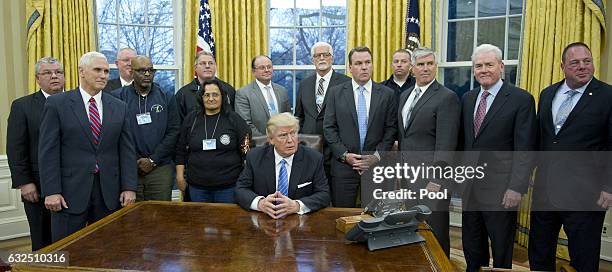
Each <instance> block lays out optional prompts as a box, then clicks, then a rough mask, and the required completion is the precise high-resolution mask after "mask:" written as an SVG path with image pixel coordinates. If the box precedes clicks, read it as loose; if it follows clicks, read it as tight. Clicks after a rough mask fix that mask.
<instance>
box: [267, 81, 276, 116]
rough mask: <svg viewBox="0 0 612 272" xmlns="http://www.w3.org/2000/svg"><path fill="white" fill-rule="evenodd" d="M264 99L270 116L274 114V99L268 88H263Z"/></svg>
mask: <svg viewBox="0 0 612 272" xmlns="http://www.w3.org/2000/svg"><path fill="white" fill-rule="evenodd" d="M264 89H266V97H267V98H268V108H269V109H270V116H272V115H274V114H276V105H275V104H274V97H273V94H272V90H271V88H270V86H265V87H264Z"/></svg>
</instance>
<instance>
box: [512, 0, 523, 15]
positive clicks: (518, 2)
mask: <svg viewBox="0 0 612 272" xmlns="http://www.w3.org/2000/svg"><path fill="white" fill-rule="evenodd" d="M522 13H523V0H510V14H522Z"/></svg>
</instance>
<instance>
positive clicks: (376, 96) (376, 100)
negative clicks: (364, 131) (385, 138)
mask: <svg viewBox="0 0 612 272" xmlns="http://www.w3.org/2000/svg"><path fill="white" fill-rule="evenodd" d="M380 92H381V90H380V88H379V87H378V86H376V85H375V83H374V81H372V94H371V97H370V110H369V112H368V129H370V125H372V120H373V119H374V115H375V114H376V110H377V109H378V108H380V105H379V104H380V101H381V97H380V96H381V95H382V94H381V93H380Z"/></svg>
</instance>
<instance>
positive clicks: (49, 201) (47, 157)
mask: <svg viewBox="0 0 612 272" xmlns="http://www.w3.org/2000/svg"><path fill="white" fill-rule="evenodd" d="M108 71H109V69H108V62H107V61H106V57H105V56H104V55H103V54H101V53H99V52H88V53H85V54H84V55H83V56H82V57H81V59H80V61H79V87H78V88H76V89H74V90H71V91H69V92H65V93H61V94H58V95H54V96H50V97H49V98H48V99H47V103H46V104H45V107H44V111H43V118H42V122H41V125H40V141H39V142H40V145H39V149H38V154H39V157H38V161H39V163H38V165H39V168H40V185H41V193H42V194H41V195H42V197H44V199H45V206H46V207H47V209H49V210H51V212H52V213H51V235H52V239H53V241H54V242H55V241H58V240H60V239H62V238H64V237H66V236H68V235H70V234H71V233H74V232H76V231H78V230H79V229H81V228H83V227H85V225H87V224H92V223H94V222H95V221H98V220H99V219H101V218H103V217H105V216H107V215H109V214H111V213H112V212H113V211H115V210H117V209H119V208H120V207H121V206H126V205H129V204H131V203H134V200H135V199H136V195H135V191H136V186H137V177H136V165H135V163H134V162H135V161H136V152H135V149H134V143H133V142H132V141H133V139H132V135H131V134H130V130H129V129H130V126H129V124H130V119H131V118H134V117H133V116H128V109H127V105H126V104H125V103H124V102H122V101H121V100H119V99H117V98H115V97H113V96H112V95H111V94H109V93H105V92H102V89H104V86H106V81H107V77H108ZM134 121H135V120H134Z"/></svg>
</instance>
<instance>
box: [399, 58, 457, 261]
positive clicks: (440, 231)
mask: <svg viewBox="0 0 612 272" xmlns="http://www.w3.org/2000/svg"><path fill="white" fill-rule="evenodd" d="M411 63H414V67H413V68H412V69H413V72H414V75H415V79H416V82H415V83H416V84H415V85H414V88H412V89H410V90H408V91H406V92H403V93H402V94H401V95H400V99H399V101H400V102H399V109H398V129H399V150H400V151H403V152H402V153H404V154H403V155H404V156H407V157H410V158H409V160H408V161H410V162H411V163H410V164H409V165H418V164H420V163H425V164H426V165H442V166H446V165H450V164H452V153H451V152H450V151H454V150H455V149H456V148H457V135H458V131H459V115H460V106H459V98H458V97H457V94H456V93H455V92H453V91H451V90H449V89H448V88H446V87H444V86H443V85H441V84H440V83H438V81H436V72H437V69H438V64H437V60H436V56H435V54H434V51H433V50H431V49H429V48H417V49H415V50H414V52H413V54H412V60H411ZM406 151H409V152H406ZM415 158H418V160H414V159H415ZM404 161H405V160H404ZM415 186H416V187H414V188H413V189H417V188H418V189H427V190H429V191H435V192H438V191H440V190H441V189H442V188H444V189H448V188H449V187H450V186H449V184H444V183H442V182H440V181H437V180H435V181H428V180H422V181H418V182H417V183H416V184H415ZM416 202H417V203H413V204H423V205H426V206H428V207H429V208H430V209H431V210H432V214H431V215H430V216H429V218H428V219H427V223H428V224H429V225H430V226H431V228H432V230H433V232H434V234H435V235H436V238H437V239H438V241H439V242H440V245H441V246H442V249H443V250H444V252H445V253H446V255H447V256H449V255H450V239H449V212H448V207H449V204H450V198H448V199H429V198H424V199H418V200H417V201H416Z"/></svg>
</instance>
